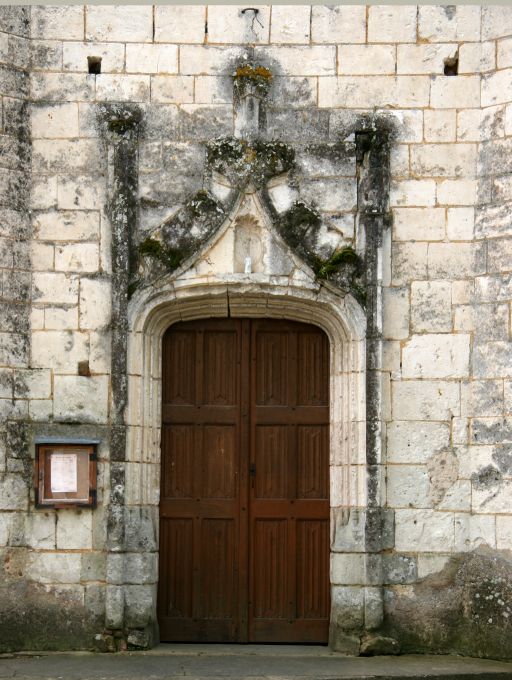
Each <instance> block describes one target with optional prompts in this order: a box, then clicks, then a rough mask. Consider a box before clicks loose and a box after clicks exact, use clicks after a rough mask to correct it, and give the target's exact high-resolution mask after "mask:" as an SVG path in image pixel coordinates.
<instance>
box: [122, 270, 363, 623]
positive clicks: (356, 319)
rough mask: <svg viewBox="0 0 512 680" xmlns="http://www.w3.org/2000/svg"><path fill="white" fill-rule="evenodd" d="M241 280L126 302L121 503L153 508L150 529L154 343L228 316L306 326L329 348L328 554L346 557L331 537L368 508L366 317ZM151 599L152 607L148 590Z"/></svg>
mask: <svg viewBox="0 0 512 680" xmlns="http://www.w3.org/2000/svg"><path fill="white" fill-rule="evenodd" d="M241 278H242V277H241V276H240V275H236V274H235V275H232V279H230V277H224V278H223V279H222V280H214V279H212V277H208V278H206V277H194V276H190V277H189V278H185V277H183V278H178V279H177V280H174V281H171V280H168V281H167V282H166V283H163V282H162V284H163V285H161V286H159V287H158V288H151V289H146V290H145V291H144V292H142V291H141V293H139V295H138V296H136V297H135V298H134V299H133V300H132V301H131V304H130V314H129V333H128V394H129V399H128V408H127V414H126V422H127V435H128V436H127V455H126V461H127V462H126V466H125V469H126V478H125V481H126V487H125V504H126V506H132V507H133V506H139V507H141V506H142V507H145V508H147V509H148V510H151V509H153V511H154V512H151V515H152V516H153V518H154V523H155V525H158V503H159V490H160V432H161V363H162V357H161V352H162V336H163V334H164V332H165V331H166V329H167V328H168V327H169V326H170V325H172V324H173V323H176V322H178V321H183V320H192V319H201V318H208V317H228V316H232V317H245V318H256V317H269V318H286V319H288V320H291V321H302V322H306V323H312V324H315V325H317V326H319V327H320V328H322V329H323V330H324V331H325V333H326V334H327V336H328V339H329V344H330V474H329V476H330V504H331V529H330V531H331V554H333V552H334V551H336V552H337V551H338V550H340V551H341V552H346V551H347V548H346V547H342V546H341V545H340V547H339V548H337V549H336V545H337V543H338V541H337V539H336V535H337V532H338V529H339V528H340V526H343V525H345V524H346V522H347V520H348V514H347V511H348V510H350V511H352V510H357V509H361V510H364V509H365V508H366V504H367V503H366V498H367V491H366V490H367V463H366V448H365V440H366V420H365V418H366V409H365V380H366V372H365V357H366V341H365V330H366V318H365V315H364V312H363V310H362V309H361V307H360V306H359V304H358V303H357V301H356V300H355V299H354V298H352V297H351V296H350V295H346V296H340V295H339V294H337V293H336V291H334V290H331V289H330V288H328V287H327V286H325V285H318V284H317V283H315V282H313V281H311V280H306V279H305V280H304V281H299V282H298V283H297V279H294V280H292V279H291V277H290V279H287V280H285V279H286V277H279V278H280V280H279V282H278V283H274V282H273V281H272V278H274V279H275V278H276V277H268V276H262V275H260V276H258V277H257V278H258V280H257V281H254V278H255V277H254V275H252V276H251V277H250V280H248V279H249V277H245V279H246V280H245V281H243V280H241ZM350 514H353V513H350ZM356 514H357V513H356ZM347 528H348V527H347ZM333 546H335V547H334V550H333ZM362 549H363V550H364V548H362ZM360 550H361V547H359V548H356V551H357V552H359V551H360ZM331 582H332V579H331ZM333 585H334V583H333ZM337 589H338V590H339V586H337ZM350 589H351V588H350V587H349V590H350ZM364 590H367V589H366V588H365V589H364ZM154 597H155V602H154V605H155V608H156V589H155V591H154ZM336 603H337V597H335V596H333V598H332V606H331V628H332V627H333V623H335V622H337V621H338V620H339V619H340V617H341V619H343V618H344V614H343V612H342V610H340V611H338V609H339V607H337V604H336ZM342 609H343V608H342ZM338 625H339V624H338Z"/></svg>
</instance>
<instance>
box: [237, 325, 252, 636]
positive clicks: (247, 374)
mask: <svg viewBox="0 0 512 680" xmlns="http://www.w3.org/2000/svg"><path fill="white" fill-rule="evenodd" d="M239 324H240V353H239V356H238V366H239V376H240V449H239V458H238V461H239V467H238V476H239V505H238V509H239V512H238V517H239V549H238V570H239V571H238V593H239V602H238V631H237V640H238V642H242V643H244V642H247V641H248V639H249V631H248V625H249V623H248V622H249V466H250V463H251V453H250V452H251V442H250V437H251V428H250V418H251V383H252V381H251V371H252V363H251V323H250V321H249V319H242V320H241V321H240V322H239Z"/></svg>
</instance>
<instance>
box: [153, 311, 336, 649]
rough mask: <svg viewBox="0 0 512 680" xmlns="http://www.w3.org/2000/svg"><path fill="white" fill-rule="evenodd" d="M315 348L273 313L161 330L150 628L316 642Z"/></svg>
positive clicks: (318, 442) (317, 340)
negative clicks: (156, 543)
mask: <svg viewBox="0 0 512 680" xmlns="http://www.w3.org/2000/svg"><path fill="white" fill-rule="evenodd" d="M328 349H329V348H328V342H327V338H326V337H325V335H324V334H323V333H322V332H321V331H320V330H318V329H316V328H315V327H313V326H308V325H305V324H298V323H291V322H285V321H275V320H257V321H255V320H253V321H251V320H234V319H222V320H219V319H211V320H206V321H200V322H186V323H180V324H176V325H175V326H173V327H171V329H170V330H169V331H168V332H167V333H166V335H165V337H164V344H163V352H162V356H163V366H162V380H163V388H162V394H163V403H162V420H163V425H162V483H161V501H160V516H161V522H160V527H161V528H160V532H161V538H160V580H159V597H158V614H159V622H160V629H161V639H162V640H174V641H205V642H206V641H211V642H228V641H235V642H236V641H238V642H246V641H252V642H326V641H327V635H328V620H329V604H330V602H329V577H328V575H329V489H328V483H329V475H328V463H329V453H328V440H329V425H328V423H329V407H328V380H329V377H328V376H329V367H328Z"/></svg>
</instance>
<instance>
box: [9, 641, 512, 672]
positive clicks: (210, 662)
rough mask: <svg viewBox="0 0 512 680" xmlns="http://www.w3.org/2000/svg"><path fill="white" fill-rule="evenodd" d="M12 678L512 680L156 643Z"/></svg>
mask: <svg viewBox="0 0 512 680" xmlns="http://www.w3.org/2000/svg"><path fill="white" fill-rule="evenodd" d="M0 678H1V679H2V680H3V679H4V678H15V679H16V680H35V679H37V680H121V679H122V680H142V679H144V680H174V679H178V678H187V680H206V679H207V680H221V679H222V680H226V679H236V680H239V679H240V680H241V679H242V678H243V679H244V680H263V679H265V680H292V679H293V680H313V679H315V680H338V678H339V679H340V680H356V679H357V680H364V679H367V680H370V679H372V678H375V679H376V680H377V679H378V680H392V679H394V678H397V679H398V678H400V680H405V679H407V678H409V679H410V680H419V679H420V678H422V679H429V680H465V679H468V680H474V679H476V678H478V679H479V680H498V679H500V680H504V679H505V678H506V679H507V680H508V679H511V680H512V663H507V662H501V661H492V660H485V659H471V658H463V657H455V656H419V655H416V656H413V655H410V656H398V657H389V656H386V657H372V658H363V657H346V656H341V655H339V654H336V653H334V652H331V651H330V650H328V649H327V648H322V647H310V646H301V647H298V646H283V645H273V646H268V645H267V646H265V647H264V646H260V645H247V646H240V645H236V646H235V645H159V646H158V647H156V648H155V649H153V650H151V651H149V652H125V653H118V654H95V653H88V652H73V653H59V652H47V653H38V654H29V653H22V654H17V655H3V656H0Z"/></svg>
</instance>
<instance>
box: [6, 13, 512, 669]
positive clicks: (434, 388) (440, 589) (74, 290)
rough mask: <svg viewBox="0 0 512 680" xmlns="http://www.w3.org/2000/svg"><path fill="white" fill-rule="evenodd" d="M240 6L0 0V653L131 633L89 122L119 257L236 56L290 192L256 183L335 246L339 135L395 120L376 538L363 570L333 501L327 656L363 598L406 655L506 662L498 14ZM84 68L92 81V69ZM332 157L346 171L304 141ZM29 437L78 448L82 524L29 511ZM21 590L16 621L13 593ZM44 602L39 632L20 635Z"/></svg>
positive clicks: (146, 222)
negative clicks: (91, 471) (89, 447)
mask: <svg viewBox="0 0 512 680" xmlns="http://www.w3.org/2000/svg"><path fill="white" fill-rule="evenodd" d="M242 9H244V7H243V6H221V5H214V6H207V7H206V6H164V5H161V6H154V7H152V6H136V5H127V6H118V7H112V6H101V5H91V6H85V7H84V6H78V5H76V6H68V7H58V8H57V7H51V6H41V7H37V6H32V7H27V8H23V7H2V8H0V95H1V99H2V128H1V135H0V144H1V145H2V146H1V149H2V153H1V154H0V210H1V217H0V220H1V221H0V230H1V233H0V239H1V251H0V266H1V267H2V277H3V278H2V281H3V283H2V288H1V295H2V297H1V305H0V313H1V319H0V321H1V323H0V325H1V328H0V360H1V366H0V376H1V378H0V410H1V413H2V421H3V423H2V426H1V442H2V448H1V449H0V555H1V557H0V559H1V560H3V561H2V562H1V564H3V565H4V566H3V570H4V574H5V579H4V582H3V583H1V582H0V613H4V612H5V613H6V614H5V621H8V622H9V623H8V627H10V629H11V631H12V632H11V633H9V635H8V636H7V635H5V636H4V640H5V647H6V648H13V647H14V648H22V647H25V648H34V647H42V646H45V645H46V646H50V647H54V648H56V647H73V646H75V647H90V646H92V645H94V644H97V645H99V646H100V648H106V647H109V648H113V647H114V646H115V644H116V643H115V640H118V642H117V645H118V646H121V647H122V646H123V645H124V644H126V640H127V639H128V642H129V644H147V643H148V641H149V640H150V637H148V635H149V633H147V631H148V630H150V629H152V626H153V622H154V604H155V602H154V595H155V584H156V582H157V569H156V559H157V549H158V543H157V538H156V537H157V528H156V523H157V505H158V474H156V473H154V469H153V468H156V466H155V465H153V467H151V466H144V464H142V463H140V462H136V461H140V460H142V459H143V455H139V454H137V453H133V451H134V450H136V451H139V453H140V451H142V450H143V449H144V446H145V443H144V440H143V438H142V435H141V432H140V431H139V430H138V429H137V423H134V422H131V421H130V423H129V424H130V425H131V426H133V427H131V429H130V435H129V440H128V444H127V447H125V449H126V450H127V451H128V454H126V456H124V454H123V455H120V454H119V450H120V449H123V446H124V443H123V442H124V440H123V439H122V431H123V428H122V425H120V421H119V419H118V417H117V415H116V414H117V409H118V407H119V404H120V403H121V404H122V403H123V402H122V399H120V397H119V394H120V393H122V390H123V389H124V388H123V380H124V379H125V378H126V373H124V374H123V373H122V371H121V373H119V367H118V366H117V365H116V359H117V358H119V356H122V354H121V355H120V354H119V343H118V341H117V340H116V338H117V337H118V336H117V335H116V333H117V331H116V329H117V328H118V325H116V324H117V323H118V318H117V315H118V313H119V310H120V309H125V307H123V305H125V304H128V303H127V301H126V300H124V302H123V300H121V302H120V300H119V286H118V281H119V279H118V278H116V277H117V276H118V269H116V267H117V268H118V264H116V262H117V260H115V258H114V261H113V258H112V253H113V250H112V234H113V233H114V232H115V229H114V226H115V225H116V224H117V225H119V224H121V227H120V228H122V224H123V220H122V219H121V220H120V219H119V215H118V214H117V216H116V213H115V210H113V198H115V196H116V195H119V191H117V190H118V189H119V187H120V186H121V185H120V184H119V182H121V180H122V170H123V167H124V166H122V164H121V165H120V161H119V158H120V155H119V154H120V151H119V149H120V147H119V139H121V140H123V139H124V140H125V141H126V137H125V136H123V135H124V128H123V130H121V131H120V132H119V128H115V126H114V128H115V129H114V128H113V127H112V124H111V122H112V120H115V121H117V122H119V120H126V119H128V118H130V117H131V118H130V119H131V120H132V119H135V118H136V119H137V120H140V123H138V127H137V130H138V131H137V132H136V133H134V137H133V145H132V146H131V147H130V148H131V151H130V153H131V154H132V156H130V158H132V161H133V163H134V166H135V167H136V184H135V185H134V186H135V190H134V191H135V192H136V201H135V202H134V207H133V214H132V217H130V219H131V220H132V222H133V224H132V223H130V224H128V227H127V228H126V234H127V238H128V237H129V234H128V232H129V231H130V230H131V229H132V230H133V234H132V236H133V238H134V240H135V241H138V240H140V239H142V238H143V237H144V235H145V234H149V233H151V231H152V230H153V229H155V228H156V227H158V225H160V224H161V223H162V222H163V221H164V220H166V219H169V218H171V217H172V216H173V215H175V214H176V213H177V212H178V210H179V209H180V208H181V207H182V206H183V204H184V203H185V202H186V201H187V200H189V199H190V197H192V196H193V195H194V194H195V193H196V192H197V191H199V190H202V189H204V188H205V174H204V168H205V162H206V143H207V142H209V141H211V140H212V139H216V138H219V137H226V136H231V135H233V134H235V133H237V128H236V125H237V122H236V117H235V116H234V113H233V111H234V109H233V78H232V76H233V73H234V70H235V69H236V67H237V65H239V64H240V63H243V62H244V60H246V61H247V60H250V61H251V62H254V63H258V64H262V65H264V66H265V67H266V68H268V69H269V70H270V72H271V74H272V82H271V87H270V91H269V95H268V102H267V110H266V118H265V121H264V125H263V127H262V132H261V134H262V136H263V137H264V139H266V140H279V141H281V142H283V143H285V144H289V145H291V146H293V148H294V149H296V150H297V159H298V163H299V173H298V177H299V180H298V181H297V182H296V183H292V185H290V184H289V183H287V182H283V183H280V181H277V182H276V183H274V185H272V184H271V185H270V187H269V193H270V196H271V198H272V200H273V201H274V207H275V208H276V210H277V211H278V212H279V210H280V209H285V208H286V206H288V205H289V203H290V201H293V200H301V201H304V202H305V203H307V204H309V205H312V206H313V207H314V208H315V210H316V211H318V214H320V215H321V217H322V220H323V224H324V233H323V235H324V238H325V242H326V243H327V244H331V246H332V247H335V246H339V245H343V244H345V245H346V244H352V245H355V246H356V247H359V245H360V244H361V243H363V242H364V238H365V235H364V234H363V233H361V229H360V224H359V223H358V222H357V221H356V220H355V215H356V204H357V200H358V197H357V191H356V190H357V178H356V175H355V172H356V164H355V147H354V133H355V132H358V131H360V130H362V129H368V128H369V127H370V128H371V127H372V126H373V127H379V126H380V128H382V129H383V128H385V129H389V130H390V131H391V132H390V140H391V147H390V149H391V151H390V153H391V160H390V176H391V191H390V205H389V212H390V216H391V221H390V224H391V226H390V228H389V230H388V231H387V232H386V236H385V244H384V261H383V267H382V271H381V272H380V279H381V283H382V287H383V300H382V341H383V344H382V357H381V360H380V366H379V368H380V369H381V375H382V408H381V413H380V422H381V435H380V438H381V445H382V453H381V459H380V462H382V464H383V465H385V474H383V482H384V483H383V484H382V487H381V489H382V491H381V492H380V498H379V502H380V504H381V505H382V507H383V508H385V509H389V510H391V511H392V515H393V517H394V536H393V539H392V542H391V544H386V545H392V546H393V547H386V549H385V550H384V551H383V552H382V554H381V557H382V560H381V561H380V562H379V565H380V566H379V570H380V571H379V574H378V575H375V573H373V572H372V569H371V565H370V563H369V562H368V561H367V560H366V561H365V560H364V559H363V558H362V556H361V553H362V552H364V547H363V548H362V547H361V546H360V545H358V544H357V541H355V540H353V541H351V540H349V535H350V536H352V537H353V536H354V535H356V534H357V521H358V520H357V517H358V515H357V513H356V512H353V511H352V512H351V513H347V516H348V517H349V520H347V524H346V530H345V531H346V536H345V537H344V536H343V535H340V536H338V537H337V538H336V546H337V547H336V555H334V556H333V559H332V567H331V579H332V582H333V585H334V587H335V589H336V598H337V600H338V603H339V602H341V603H343V604H342V605H340V607H341V609H340V611H341V610H342V609H343V607H345V608H346V612H347V614H348V617H347V619H346V620H347V621H348V624H347V640H349V642H350V645H352V646H351V647H350V648H351V650H352V651H353V650H354V649H356V650H357V648H358V644H359V642H357V644H356V643H354V642H353V641H354V640H359V638H360V637H361V636H362V635H363V632H364V630H365V625H366V624H365V607H366V608H367V609H368V606H369V604H368V601H366V602H365V597H366V595H365V593H367V589H368V587H369V586H373V585H374V584H375V583H376V582H377V583H378V584H379V586H382V589H383V595H384V612H383V619H382V620H381V621H380V622H379V624H378V626H377V628H378V631H379V632H380V633H381V634H385V635H387V636H392V637H395V638H396V639H398V640H399V642H400V643H401V645H402V648H403V649H406V650H420V651H421V650H434V651H449V650H452V651H457V652H464V653H475V654H478V655H492V656H503V655H505V656H506V655H508V656H510V655H511V654H512V650H511V649H510V624H509V621H510V618H511V615H512V600H511V598H510V578H511V575H510V553H509V551H510V550H512V518H511V517H510V507H511V493H512V479H511V478H512V458H511V449H510V446H511V444H512V434H511V431H512V429H511V422H512V414H511V408H512V407H511V395H512V382H511V380H512V376H511V371H512V369H511V366H512V361H511V359H512V353H511V344H510V334H511V320H510V312H511V309H510V301H511V272H510V269H511V266H510V262H511V257H510V237H511V228H510V222H511V220H510V215H509V211H510V208H511V207H512V191H511V189H510V186H512V185H511V181H510V177H511V174H510V173H511V161H510V159H509V156H510V154H509V146H510V142H509V137H510V136H511V135H512V108H511V107H512V103H511V102H512V96H510V95H509V91H510V90H511V87H510V86H511V84H512V10H510V9H509V8H507V7H506V6H485V7H479V6H476V5H457V6H443V7H441V6H431V5H423V6H421V5H420V6H414V5H409V6H407V5H402V6H377V5H371V6H368V7H365V6H362V5H357V6H356V5H354V6H346V5H344V6H336V7H327V6H319V5H315V6H312V7H310V6H306V5H302V6H289V5H276V6H259V7H258V10H259V11H258V14H257V15H256V16H255V15H254V13H253V12H245V13H242V11H241V10H242ZM99 58H101V72H100V73H99V74H96V75H95V74H93V73H89V69H90V66H91V59H92V61H93V62H94V63H96V64H97V63H98V59H99ZM445 69H448V71H449V70H450V69H451V70H452V71H453V69H455V70H456V72H457V75H445ZM29 108H30V111H29ZM29 115H30V119H29ZM109 121H110V123H109ZM109 124H110V129H109ZM116 130H117V132H116ZM118 133H119V135H120V136H119V137H118V138H116V139H117V141H115V140H114V137H115V134H118ZM122 143H124V142H122ZM127 143H128V142H127ZM130 143H131V142H130ZM340 143H342V144H343V145H344V147H343V148H344V152H343V155H342V156H341V157H338V158H336V157H335V158H334V160H333V158H332V157H331V158H327V159H326V158H323V157H322V155H321V153H320V152H319V148H320V146H321V145H325V144H331V145H332V146H333V147H334V146H335V145H337V144H340ZM116 144H117V146H116ZM123 148H124V147H123ZM322 153H323V152H322ZM121 156H122V154H121ZM116 159H117V160H116ZM132 161H130V162H132ZM116 191H117V194H116ZM218 191H219V192H222V188H219V189H218ZM219 195H220V194H219ZM116 219H117V222H116ZM123 219H124V218H123ZM125 226H126V225H125ZM115 228H116V229H117V226H116V227H115ZM130 233H131V232H130ZM114 254H115V252H114ZM126 266H128V263H127V265H126ZM112 282H113V283H112ZM112 310H113V312H112ZM116 319H117V320H116ZM113 321H114V323H113ZM121 325H122V324H121ZM113 329H114V330H113ZM112 343H114V345H112ZM112 346H113V347H114V352H113V353H112ZM121 363H122V362H121ZM116 366H117V367H116ZM131 385H132V386H136V385H137V382H134V381H132V383H131ZM137 398H138V395H136V394H128V402H129V403H130V401H131V402H133V400H134V399H137ZM121 411H123V409H122V408H121ZM122 417H123V414H122V413H121V420H122ZM120 433H121V439H120V438H119V436H120ZM134 433H137V436H136V437H135V439H134V438H133V437H132V435H134ZM50 434H51V435H53V436H55V435H57V436H63V437H64V436H66V437H70V436H78V435H82V436H84V435H85V436H95V437H98V438H99V439H101V441H102V444H101V446H100V451H99V458H100V460H99V492H98V508H97V509H96V510H94V511H90V510H84V511H82V512H81V513H76V512H75V511H71V510H66V511H62V510H59V511H47V512H46V511H45V512H42V511H40V510H36V509H35V508H34V499H33V491H32V490H31V489H32V485H31V472H32V458H33V455H34V440H35V438H36V437H37V436H45V435H50ZM156 436H158V435H156ZM120 441H121V442H122V443H121V444H119V442H120ZM114 450H115V451H116V453H115V455H114V454H113V453H112V452H113V451H114ZM125 493H126V497H127V498H128V497H129V499H130V500H129V502H128V505H126V504H125ZM340 496H341V494H340ZM113 507H116V508H121V510H119V513H120V514H117V515H116V513H115V512H113V510H112V508H113ZM359 509H364V506H362V508H359ZM116 512H117V510H116ZM121 515H122V516H123V518H124V519H123V521H122V522H120V520H119V517H120V516H121ZM116 518H117V519H116ZM121 525H122V527H123V529H122V532H121V533H122V534H123V535H122V536H121V537H120V538H119V536H120V534H119V531H118V530H119V527H120V526H121ZM116 532H117V533H116ZM123 532H124V533H123ZM351 532H352V533H351ZM112 536H115V540H114V539H113V538H112ZM121 554H122V555H125V556H126V555H127V557H126V558H123V559H121V558H120V557H119V556H120V555H121ZM13 565H15V566H13ZM27 584H28V588H29V592H28V595H26V602H27V611H29V612H31V614H30V617H31V618H30V617H29V621H30V624H29V625H28V626H27V624H26V622H25V623H23V622H22V621H19V620H18V619H17V615H16V612H15V608H14V607H13V599H12V594H13V593H19V592H21V591H22V590H23V592H25V590H24V589H26V587H27ZM16 589H18V590H16ZM333 592H334V591H333ZM491 595H492V598H491V597H490V596H491ZM62 607H64V609H65V610H66V611H67V612H70V614H69V618H70V620H71V621H72V625H71V627H70V626H67V629H66V630H67V633H66V632H65V630H64V628H65V627H64V626H60V625H59V615H58V612H60V611H61V609H62ZM43 610H44V611H46V612H50V614H48V615H45V616H46V619H45V620H46V621H47V622H49V624H50V628H51V629H53V630H55V635H53V636H52V637H51V639H49V640H45V639H43V638H41V637H34V636H33V635H32V634H30V635H29V634H27V630H28V629H30V628H32V627H35V624H34V626H33V625H32V623H31V622H32V621H34V622H37V621H38V620H40V617H41V611H43ZM7 612H9V615H8V616H7ZM105 616H106V618H105ZM1 619H2V617H1V616H0V620H1ZM2 631H3V628H2ZM105 631H106V632H105ZM133 631H139V633H141V635H139V637H137V634H136V633H134V632H133ZM114 633H115V635H116V636H117V637H115V638H114ZM130 635H131V636H132V637H131V638H130ZM144 636H146V637H144ZM141 640H142V642H141ZM0 644H4V642H2V643H0ZM347 644H348V643H347ZM354 644H356V646H355V647H354V646H353V645H354ZM339 646H340V647H343V641H340V642H339Z"/></svg>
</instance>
